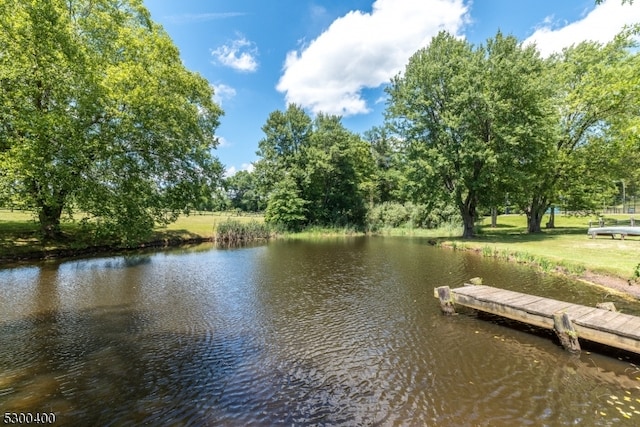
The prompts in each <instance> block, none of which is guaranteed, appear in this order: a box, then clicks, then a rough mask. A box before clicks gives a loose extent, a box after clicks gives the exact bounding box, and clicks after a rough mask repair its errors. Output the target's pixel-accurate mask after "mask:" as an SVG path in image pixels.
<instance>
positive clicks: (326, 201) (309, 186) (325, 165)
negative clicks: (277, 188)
mask: <svg viewBox="0 0 640 427" xmlns="http://www.w3.org/2000/svg"><path fill="white" fill-rule="evenodd" d="M303 160H304V161H303V164H302V165H301V166H302V170H303V171H304V172H303V174H304V181H303V187H302V194H303V197H304V198H305V200H307V201H308V202H309V212H308V220H309V222H310V223H316V224H322V225H338V226H344V225H356V226H362V225H364V222H365V216H366V201H367V197H368V195H369V194H370V193H371V192H372V191H373V185H374V183H373V180H372V175H373V161H372V157H371V152H370V150H369V146H368V144H367V143H366V142H365V141H363V140H362V139H361V138H360V137H359V136H358V135H356V134H354V133H353V132H350V131H349V130H347V129H346V128H345V127H344V126H343V124H342V123H341V118H340V117H339V116H334V115H325V114H322V113H321V114H318V116H317V117H316V118H315V120H314V121H313V133H312V135H311V138H310V141H309V145H308V146H307V147H306V149H305V151H304V157H303Z"/></svg>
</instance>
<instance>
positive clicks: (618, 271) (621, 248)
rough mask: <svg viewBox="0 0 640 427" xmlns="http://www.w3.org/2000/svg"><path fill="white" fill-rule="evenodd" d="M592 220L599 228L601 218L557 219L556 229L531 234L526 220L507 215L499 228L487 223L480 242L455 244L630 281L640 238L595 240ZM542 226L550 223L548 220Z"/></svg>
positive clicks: (608, 217) (638, 258)
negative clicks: (530, 257) (590, 223)
mask: <svg viewBox="0 0 640 427" xmlns="http://www.w3.org/2000/svg"><path fill="white" fill-rule="evenodd" d="M590 219H591V220H592V221H594V225H595V226H597V218H585V217H575V216H563V215H556V220H555V225H556V228H555V229H548V230H544V232H543V233H541V234H527V233H526V218H525V217H524V216H520V215H507V216H501V217H499V219H498V227H496V228H491V227H490V220H489V219H485V220H484V221H483V222H482V223H481V226H480V230H479V231H480V233H479V234H478V237H477V238H476V239H473V240H466V241H463V240H462V239H455V241H456V242H457V243H464V244H467V245H469V246H472V247H474V248H476V249H480V250H481V251H482V252H483V253H484V254H486V255H488V254H489V252H490V251H491V250H493V252H494V254H495V253H496V251H497V252H498V254H500V253H505V251H508V252H509V253H516V252H519V253H526V254H530V255H533V256H535V257H537V258H540V259H546V260H549V261H551V262H552V263H555V264H557V265H563V266H565V267H576V266H577V267H580V266H582V267H584V268H586V269H588V270H591V271H594V272H600V273H605V274H613V275H617V276H620V277H623V278H630V277H631V275H632V274H633V271H634V270H635V267H636V266H637V265H638V264H639V263H640V237H636V236H629V237H627V238H626V239H625V240H620V239H619V238H618V239H615V240H614V239H612V238H611V237H609V236H600V237H596V238H595V239H591V238H590V237H589V236H588V235H587V229H588V228H589V220H590ZM605 219H606V220H607V221H608V222H611V221H612V220H614V219H619V220H626V221H628V220H629V215H606V216H605ZM542 223H543V224H544V223H546V218H545V219H544V220H543V221H542ZM627 225H628V223H627ZM638 225H640V221H639V223H638Z"/></svg>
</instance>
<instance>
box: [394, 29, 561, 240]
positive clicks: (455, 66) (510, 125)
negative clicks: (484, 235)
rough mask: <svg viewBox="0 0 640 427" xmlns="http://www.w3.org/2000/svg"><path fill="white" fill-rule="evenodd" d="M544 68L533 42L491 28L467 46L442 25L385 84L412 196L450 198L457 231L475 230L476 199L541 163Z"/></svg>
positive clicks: (545, 125)
mask: <svg viewBox="0 0 640 427" xmlns="http://www.w3.org/2000/svg"><path fill="white" fill-rule="evenodd" d="M543 70H544V62H543V60H542V59H541V58H540V57H539V55H538V53H537V51H536V50H535V48H533V47H523V46H522V45H520V44H519V43H518V42H517V40H516V39H515V38H514V37H505V36H503V35H502V34H500V33H498V34H497V36H496V37H495V38H494V39H491V40H489V41H488V42H487V45H486V46H479V47H474V46H473V45H471V44H470V43H469V42H467V41H465V40H462V39H458V38H456V37H454V36H453V35H451V34H449V33H446V32H441V33H440V34H438V35H437V36H436V37H434V38H433V39H432V41H431V43H430V44H429V46H428V47H426V48H423V49H421V50H419V51H418V52H416V53H415V54H414V55H413V56H412V57H411V58H410V60H409V63H408V64H407V66H406V69H405V70H404V72H403V73H402V74H400V75H398V76H397V77H396V78H394V79H393V81H392V84H391V86H390V87H389V89H388V93H389V96H390V103H389V108H388V112H387V116H388V119H389V121H390V122H391V123H392V124H393V126H394V128H395V130H396V132H398V133H399V134H400V135H401V136H402V139H403V140H404V141H405V144H406V152H407V160H408V163H409V166H408V171H409V172H408V173H409V180H410V181H412V182H413V183H414V185H415V187H416V190H417V191H416V192H415V196H416V197H418V198H419V199H421V200H423V201H426V202H433V201H436V200H439V199H448V200H450V201H451V202H452V203H453V204H455V206H457V207H458V209H459V211H460V215H461V217H462V219H463V223H464V232H463V236H464V237H472V236H473V235H474V223H475V220H476V216H477V209H478V207H479V206H481V205H483V204H485V205H490V204H493V203H495V202H496V198H497V197H498V196H501V195H504V194H505V193H506V192H507V191H508V190H509V188H510V186H511V180H513V179H526V178H529V177H530V176H527V175H530V174H535V173H537V172H538V170H539V168H540V167H542V165H543V164H544V158H545V156H546V153H547V151H548V150H547V148H546V143H547V141H548V140H549V138H548V136H549V134H550V133H551V132H552V126H551V124H550V120H549V117H550V111H551V109H550V103H549V102H548V100H549V99H550V95H551V92H550V90H549V86H548V85H547V84H546V83H545V80H544V75H543ZM514 175H518V176H517V177H516V176H514Z"/></svg>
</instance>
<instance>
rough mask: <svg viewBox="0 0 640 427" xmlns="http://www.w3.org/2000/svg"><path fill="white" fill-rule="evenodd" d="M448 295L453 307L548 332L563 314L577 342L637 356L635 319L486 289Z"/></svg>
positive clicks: (639, 332)
mask: <svg viewBox="0 0 640 427" xmlns="http://www.w3.org/2000/svg"><path fill="white" fill-rule="evenodd" d="M450 293H451V298H452V302H453V303H454V305H462V306H466V307H469V308H473V309H476V310H479V311H484V312H487V313H492V314H495V315H498V316H502V317H506V318H509V319H513V320H517V321H519V322H523V323H527V324H530V325H535V326H538V327H543V328H548V329H554V321H553V316H554V314H555V313H566V315H567V316H568V317H569V319H570V321H571V323H573V324H574V327H575V331H576V333H577V335H578V337H579V338H581V339H586V340H590V341H593V342H597V343H600V344H605V345H608V346H611V347H615V348H619V349H623V350H627V351H631V352H635V353H638V354H640V317H638V316H632V315H629V314H625V313H620V312H616V311H609V310H606V309H602V308H596V307H588V306H584V305H580V304H574V303H570V302H565V301H559V300H555V299H551V298H545V297H541V296H536V295H530V294H526V293H522V292H516V291H511V290H507V289H500V288H495V287H492V286H486V285H468V286H464V287H460V288H454V289H451V290H450ZM434 295H436V296H437V291H435V290H434Z"/></svg>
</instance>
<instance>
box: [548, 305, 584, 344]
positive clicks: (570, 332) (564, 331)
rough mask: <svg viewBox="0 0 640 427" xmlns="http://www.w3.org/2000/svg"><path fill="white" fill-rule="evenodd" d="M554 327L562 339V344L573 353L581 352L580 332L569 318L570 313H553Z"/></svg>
mask: <svg viewBox="0 0 640 427" xmlns="http://www.w3.org/2000/svg"><path fill="white" fill-rule="evenodd" d="M553 329H554V330H555V331H556V335H558V338H559V339H560V343H561V344H562V346H563V347H564V348H565V349H566V350H568V351H569V352H571V353H580V342H579V341H578V334H577V333H576V330H575V329H574V327H573V323H571V319H569V315H568V314H567V313H565V312H562V311H559V312H557V313H554V314H553Z"/></svg>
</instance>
